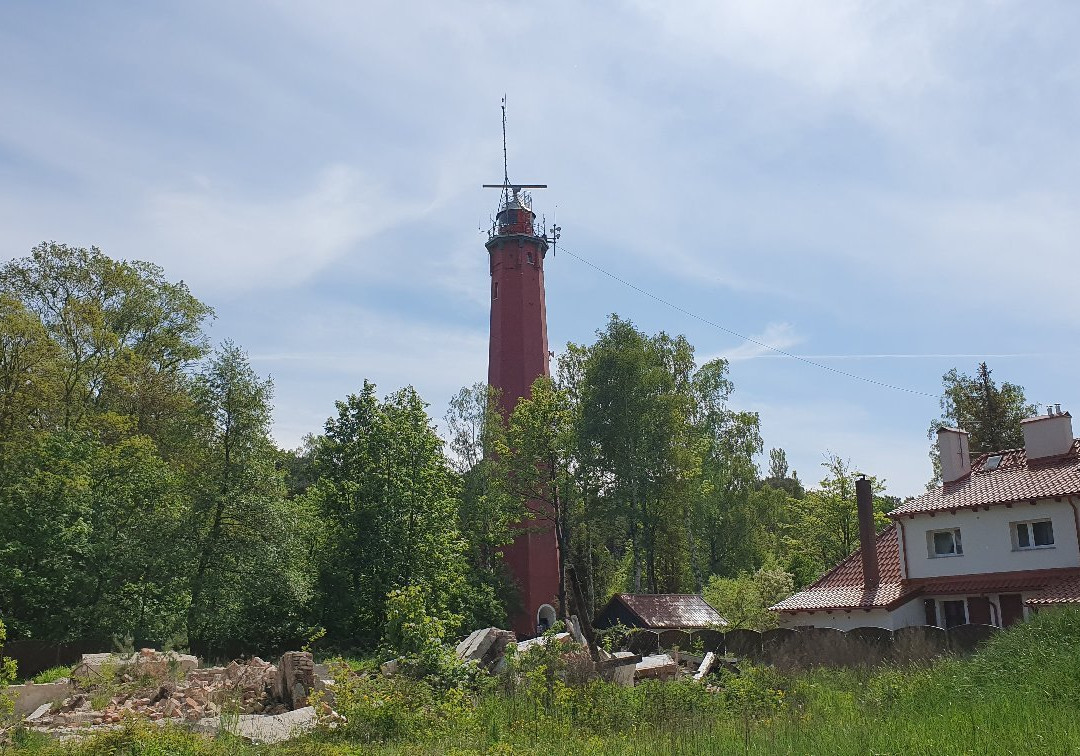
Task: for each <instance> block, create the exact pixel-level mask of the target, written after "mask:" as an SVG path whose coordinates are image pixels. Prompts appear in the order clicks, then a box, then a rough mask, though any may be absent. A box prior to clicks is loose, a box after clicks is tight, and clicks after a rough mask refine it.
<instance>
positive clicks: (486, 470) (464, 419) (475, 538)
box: [445, 383, 523, 626]
mask: <svg viewBox="0 0 1080 756" xmlns="http://www.w3.org/2000/svg"><path fill="white" fill-rule="evenodd" d="M445 421H446V428H447V431H448V436H449V440H448V444H447V445H448V447H449V450H450V455H449V457H448V462H449V464H450V466H451V467H452V468H453V469H454V471H455V472H456V473H457V474H458V476H459V477H460V480H461V488H460V495H459V498H458V513H457V514H458V529H459V531H460V533H461V537H462V538H463V539H464V541H465V543H466V548H467V555H468V564H469V569H468V581H469V583H470V584H471V585H472V586H473V588H474V593H475V595H477V596H483V595H488V596H491V597H492V599H493V601H492V602H491V603H490V604H488V605H487V606H486V607H484V606H477V607H476V610H475V612H474V616H473V617H472V618H471V622H472V624H476V625H482V624H487V625H500V626H501V625H505V623H506V620H507V616H508V614H507V612H508V611H516V609H517V607H518V604H519V602H520V599H519V597H518V595H517V587H516V586H515V585H514V583H513V580H512V578H511V576H510V574H509V571H508V570H507V569H506V565H505V564H504V563H503V561H502V554H503V549H504V547H505V546H507V545H508V544H509V543H510V542H511V541H512V540H513V537H514V536H513V530H512V528H513V526H514V524H515V523H517V522H518V521H519V520H520V519H521V516H522V513H523V511H522V507H521V505H520V503H518V502H516V501H515V500H514V498H513V497H512V496H510V495H509V491H508V488H507V482H508V481H507V479H506V477H505V466H504V465H503V464H501V463H500V462H499V459H498V456H497V453H496V452H497V450H499V449H501V448H503V447H505V443H506V441H505V435H506V431H505V428H504V423H503V418H502V415H501V413H500V411H499V397H498V393H497V391H496V390H495V389H493V388H490V387H488V386H485V385H484V384H482V383H476V384H473V385H472V386H466V387H464V388H462V389H461V390H460V391H459V392H458V393H457V394H456V395H455V396H454V397H453V398H452V399H451V400H450V406H449V409H448V410H447V413H446V416H445Z"/></svg>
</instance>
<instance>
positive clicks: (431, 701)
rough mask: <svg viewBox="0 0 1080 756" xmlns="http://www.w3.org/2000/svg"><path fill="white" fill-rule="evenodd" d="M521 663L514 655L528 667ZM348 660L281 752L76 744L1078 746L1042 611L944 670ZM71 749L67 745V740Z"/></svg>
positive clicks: (499, 748) (108, 749)
mask: <svg viewBox="0 0 1080 756" xmlns="http://www.w3.org/2000/svg"><path fill="white" fill-rule="evenodd" d="M515 657H516V658H515ZM359 666H361V670H362V671H358V670H357V669H353V668H352V667H350V666H349V665H348V664H346V663H345V662H344V661H342V662H339V663H337V664H335V665H334V669H335V673H336V674H335V680H336V683H337V684H336V685H335V688H334V695H335V698H336V704H335V708H336V709H337V710H338V711H339V712H341V714H343V715H344V716H345V717H346V721H345V722H339V723H338V724H337V726H336V727H335V728H334V729H329V728H326V727H324V728H321V729H320V730H319V731H317V732H315V733H312V734H310V735H307V736H304V737H302V738H298V739H297V740H295V741H293V742H290V743H287V744H282V745H280V746H274V747H265V748H258V747H255V746H250V745H246V744H244V743H242V742H240V741H238V740H237V739H235V738H228V737H219V738H217V739H214V740H206V739H203V738H200V737H199V736H195V735H190V734H187V733H184V732H182V731H179V730H176V729H174V728H168V727H167V728H164V729H159V728H151V727H148V726H146V725H136V724H131V725H129V726H127V727H125V728H124V729H123V730H121V731H120V732H118V733H112V734H109V735H103V736H98V737H97V738H94V739H93V740H90V741H87V742H86V743H84V744H80V745H79V746H77V747H71V748H61V747H60V746H59V745H42V743H41V742H40V741H39V740H33V741H32V739H28V740H26V741H24V744H23V745H20V746H18V747H19V749H20V750H23V751H25V752H38V753H43V754H48V755H49V756H52V754H54V753H56V754H59V753H68V752H72V753H75V754H83V755H85V756H97V755H98V754H106V753H124V754H159V753H160V754H165V753H169V754H172V753H179V754H193V755H198V756H202V754H212V755H213V756H219V755H220V756H226V755H229V756H233V755H237V756H246V754H249V753H270V754H285V755H291V754H296V755H297V756H300V755H301V754H302V755H304V756H308V755H311V756H314V755H315V754H336V753H358V752H359V753H365V754H367V753H374V754H387V755H389V754H405V753H407V754H442V753H452V754H462V755H463V754H485V753H487V754H532V753H538V752H542V753H548V754H568V755H569V754H574V755H576V754H582V753H585V754H612V755H614V754H619V756H623V755H624V754H650V755H651V754H693V753H722V754H723V753H742V754H774V753H828V754H867V753H875V754H907V753H949V752H957V753H1069V752H1077V751H1078V750H1080V720H1078V719H1077V717H1076V716H1075V711H1076V708H1077V705H1078V704H1080V611H1071V612H1060V613H1059V612H1054V613H1044V614H1041V615H1039V616H1038V617H1036V618H1035V619H1033V620H1032V621H1030V622H1029V623H1026V624H1025V625H1023V626H1020V627H1019V628H1016V629H1014V630H1010V631H1009V632H1006V633H1001V634H999V635H998V636H996V637H995V638H994V639H992V640H991V641H990V642H989V643H988V644H987V645H986V646H985V647H984V648H983V649H982V650H981V651H980V652H979V653H977V654H976V655H975V656H973V657H971V658H968V659H944V660H941V661H939V662H937V663H935V664H933V665H930V666H903V667H901V666H894V667H889V666H886V667H879V668H873V669H870V668H859V669H827V668H817V669H813V670H807V671H802V672H781V671H778V670H776V669H774V668H771V667H752V666H751V667H746V668H745V669H743V671H742V674H740V675H737V676H736V675H732V674H730V673H727V672H721V673H718V674H716V675H714V676H712V677H711V679H710V682H711V683H712V685H714V686H716V687H717V688H718V689H719V691H720V692H710V691H709V690H708V689H707V688H706V687H705V686H703V685H700V684H696V683H693V682H689V681H685V680H682V681H675V682H656V681H649V682H646V683H643V684H641V685H639V686H637V687H634V688H620V687H616V686H613V685H610V684H607V683H604V682H601V681H596V680H593V681H589V682H584V683H581V684H570V683H569V682H568V677H567V670H568V664H567V661H566V659H565V657H564V656H563V655H561V654H560V653H558V652H557V651H555V650H554V649H551V648H549V649H544V648H541V649H537V650H536V651H535V652H530V653H529V654H527V655H521V656H519V657H517V655H511V660H510V662H509V664H508V667H509V671H507V672H506V673H504V675H503V677H501V678H500V679H498V680H496V681H495V682H494V683H493V684H491V685H488V686H484V685H478V686H475V687H473V686H469V685H461V686H451V687H447V686H445V685H442V684H439V685H436V684H432V682H430V681H429V680H426V679H412V678H410V677H408V676H406V675H396V676H394V677H386V676H384V675H381V674H378V673H377V672H376V673H372V672H371V666H370V665H369V664H368V665H359ZM64 745H69V744H64Z"/></svg>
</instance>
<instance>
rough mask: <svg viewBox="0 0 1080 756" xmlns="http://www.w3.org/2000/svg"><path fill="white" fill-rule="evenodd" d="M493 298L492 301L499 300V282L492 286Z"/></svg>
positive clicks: (493, 283) (494, 282)
mask: <svg viewBox="0 0 1080 756" xmlns="http://www.w3.org/2000/svg"><path fill="white" fill-rule="evenodd" d="M491 298H492V299H498V298H499V282H498V281H493V282H492V284H491Z"/></svg>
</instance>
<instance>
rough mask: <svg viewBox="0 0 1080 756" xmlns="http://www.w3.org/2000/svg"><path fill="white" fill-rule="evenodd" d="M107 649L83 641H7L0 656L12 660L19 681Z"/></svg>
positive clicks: (99, 644) (95, 643) (0, 649)
mask: <svg viewBox="0 0 1080 756" xmlns="http://www.w3.org/2000/svg"><path fill="white" fill-rule="evenodd" d="M103 647H105V648H107V647H108V644H107V643H104V644H103V643H101V642H94V641H83V642H74V643H52V642H49V641H39V640H21V641H8V642H7V643H6V644H5V645H4V646H3V648H0V656H3V657H5V658H8V659H14V660H15V664H16V665H17V669H18V675H19V679H22V680H28V679H30V678H31V677H33V676H34V675H36V674H37V673H39V672H44V671H45V670H47V669H49V668H51V667H66V666H69V665H71V664H74V663H75V662H77V661H79V659H81V658H82V655H83V654H89V653H93V652H94V651H100V650H101V649H102V648H103Z"/></svg>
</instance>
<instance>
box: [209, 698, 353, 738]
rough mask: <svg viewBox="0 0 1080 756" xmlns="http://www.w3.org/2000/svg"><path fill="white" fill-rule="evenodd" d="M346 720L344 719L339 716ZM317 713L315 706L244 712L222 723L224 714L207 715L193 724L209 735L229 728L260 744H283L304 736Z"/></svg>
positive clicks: (233, 732)
mask: <svg viewBox="0 0 1080 756" xmlns="http://www.w3.org/2000/svg"><path fill="white" fill-rule="evenodd" d="M338 719H339V720H342V721H343V718H341V717H338ZM316 721H317V716H316V713H315V708H314V707H312V706H305V707H303V708H300V709H295V710H293V711H287V712H284V713H283V714H273V715H270V716H258V715H250V714H241V715H240V716H239V717H236V718H235V720H232V721H227V722H226V723H225V724H223V723H222V721H221V717H207V718H205V719H200V720H198V721H197V722H195V723H193V724H192V725H191V729H192V730H194V731H195V732H201V733H204V734H206V735H216V734H217V733H219V732H222V731H223V730H227V731H228V732H229V733H230V734H232V735H237V736H239V737H241V738H244V739H246V740H249V741H251V742H252V743H258V744H263V745H266V744H271V743H281V742H283V741H286V740H289V739H290V738H295V737H297V736H298V735H302V734H303V733H305V732H309V731H310V730H312V729H314V728H315V723H316Z"/></svg>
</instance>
